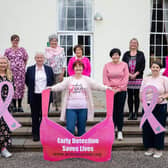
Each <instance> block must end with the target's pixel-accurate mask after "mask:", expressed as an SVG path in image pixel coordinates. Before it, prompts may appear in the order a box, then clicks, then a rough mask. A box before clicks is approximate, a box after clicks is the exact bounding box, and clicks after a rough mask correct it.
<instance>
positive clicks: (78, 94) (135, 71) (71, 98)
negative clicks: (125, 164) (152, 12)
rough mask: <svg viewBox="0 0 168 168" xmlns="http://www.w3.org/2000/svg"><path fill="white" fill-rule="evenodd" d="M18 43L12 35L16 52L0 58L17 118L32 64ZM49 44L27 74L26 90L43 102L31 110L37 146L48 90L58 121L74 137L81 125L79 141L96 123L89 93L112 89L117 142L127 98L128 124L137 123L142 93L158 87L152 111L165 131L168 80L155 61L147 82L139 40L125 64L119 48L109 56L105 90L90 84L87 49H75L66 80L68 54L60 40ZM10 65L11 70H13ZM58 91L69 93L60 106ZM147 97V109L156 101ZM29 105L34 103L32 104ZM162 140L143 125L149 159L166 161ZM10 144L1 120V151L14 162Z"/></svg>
mask: <svg viewBox="0 0 168 168" xmlns="http://www.w3.org/2000/svg"><path fill="white" fill-rule="evenodd" d="M19 40H20V38H19V36H18V35H13V36H12V37H11V42H12V47H11V48H9V49H6V51H5V54H4V56H1V57H0V81H4V80H8V81H11V82H13V84H14V88H15V94H14V97H13V101H12V104H13V108H11V106H9V108H11V110H10V111H13V112H17V111H18V112H23V108H22V98H23V94H24V87H25V67H26V63H27V59H28V54H27V52H26V50H25V49H24V48H22V47H19V46H18V43H19ZM49 43H50V47H47V48H46V49H45V54H42V53H38V54H36V56H35V60H36V64H35V65H34V66H31V67H28V70H27V72H26V84H27V86H28V89H32V88H31V87H32V86H33V87H34V88H33V90H32V91H33V94H34V95H35V96H36V97H37V99H38V101H39V103H38V104H39V108H37V107H36V109H35V108H34V107H33V106H38V105H37V104H36V103H33V101H32V104H30V107H31V112H32V117H33V116H35V118H34V119H33V118H32V125H34V126H33V128H32V133H33V132H34V133H36V134H35V137H33V140H34V141H38V140H39V138H40V137H39V125H38V126H37V125H36V123H37V120H38V122H39V121H40V119H39V117H40V113H41V104H40V103H41V93H42V90H43V89H45V88H50V89H51V91H53V105H54V107H55V108H56V110H58V107H59V106H60V103H61V102H62V110H61V118H60V119H61V120H66V127H67V129H68V130H69V131H70V132H71V133H72V134H75V126H76V125H77V128H78V133H77V135H78V136H81V135H83V134H84V133H85V128H86V121H87V120H93V118H94V107H93V100H92V94H91V90H102V91H105V90H106V89H110V90H112V91H114V93H115V96H114V109H113V121H114V125H115V128H116V129H117V139H118V140H122V139H123V134H122V129H123V115H124V105H125V100H126V95H128V108H129V116H128V119H129V120H137V117H138V111H139V104H140V100H142V98H141V99H140V97H141V92H142V91H143V88H144V87H146V86H148V85H154V86H156V88H157V89H158V92H159V95H160V96H159V98H158V104H157V105H156V107H155V109H154V110H153V114H154V115H155V117H156V118H157V120H158V121H159V122H160V123H161V124H162V125H163V126H165V125H166V112H167V101H166V98H168V78H167V77H163V76H162V75H160V69H161V64H160V63H159V62H157V61H155V62H153V63H152V64H151V72H152V76H149V77H146V78H144V79H143V71H144V69H145V57H144V54H143V52H142V51H139V50H138V47H139V44H138V40H137V39H135V38H133V39H131V41H130V44H129V47H130V48H129V51H127V52H126V53H125V54H124V55H123V58H122V60H120V56H121V51H120V50H119V49H118V48H113V49H112V50H111V51H110V54H109V55H110V57H111V61H110V62H108V63H107V64H105V66H104V69H103V84H99V83H97V82H96V81H94V80H93V79H91V78H90V74H91V65H90V62H89V59H88V58H87V57H85V56H83V47H82V46H81V45H76V46H75V47H74V53H75V56H74V57H72V58H71V59H70V60H69V63H68V68H67V69H68V74H69V77H67V78H65V79H63V76H64V72H65V69H66V57H65V53H64V49H63V48H61V47H60V46H58V38H57V36H56V35H51V36H49ZM43 56H45V58H46V61H45V65H43V63H44V59H43ZM9 65H10V66H11V70H10V66H9ZM33 68H34V71H35V72H34V73H37V74H36V75H35V77H34V78H33V80H32V81H33V83H34V85H31V84H30V83H32V81H30V80H31V79H32V78H31V77H32V73H31V69H33ZM47 68H48V71H50V75H49V76H51V77H50V80H48V76H47V70H46V69H47ZM50 69H51V70H50ZM29 73H30V74H29ZM45 73H46V74H45ZM12 74H13V75H12ZM29 75H30V78H29ZM48 82H49V84H48ZM53 84H55V85H53ZM51 85H53V86H51ZM29 87H30V88H29ZM41 88H43V89H41ZM60 91H65V94H64V96H63V100H62V101H61V94H60V93H59V92H60ZM55 92H56V93H57V94H56V93H55ZM139 93H140V95H139ZM7 94H8V88H7V87H6V86H4V87H3V91H2V93H1V96H2V98H3V99H4V100H5V97H6V96H7ZM28 94H29V93H28ZM30 94H32V93H30ZM147 94H148V93H147ZM28 96H29V95H28ZM147 96H148V95H147ZM38 97H39V98H38ZM148 97H149V99H148V103H150V102H151V99H152V97H151V96H150V93H149V96H148ZM29 98H31V96H29ZM37 99H35V100H37ZM29 101H30V102H31V100H29ZM17 102H18V106H17ZM33 109H35V110H33ZM37 112H38V113H39V115H38V117H37V115H33V113H37ZM39 124H40V122H39ZM35 129H36V130H35ZM164 134H165V133H160V134H158V135H155V134H154V132H153V130H152V129H151V127H150V125H149V123H148V121H145V123H144V125H143V143H144V146H145V148H146V149H147V151H146V152H145V155H153V157H155V158H159V157H161V156H162V150H163V148H164ZM10 144H11V139H10V130H9V128H8V126H7V124H6V123H5V121H4V119H3V117H1V118H0V148H1V154H2V156H4V157H10V156H11V155H12V154H11V153H10V152H9V151H8V150H7V147H8V146H9V145H10Z"/></svg>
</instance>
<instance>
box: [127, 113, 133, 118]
mask: <svg viewBox="0 0 168 168" xmlns="http://www.w3.org/2000/svg"><path fill="white" fill-rule="evenodd" d="M132 119H133V112H129V116H128V120H132Z"/></svg>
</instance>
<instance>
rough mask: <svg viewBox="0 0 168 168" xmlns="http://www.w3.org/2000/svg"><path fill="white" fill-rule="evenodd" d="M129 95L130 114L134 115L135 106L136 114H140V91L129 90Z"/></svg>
mask: <svg viewBox="0 0 168 168" xmlns="http://www.w3.org/2000/svg"><path fill="white" fill-rule="evenodd" d="M127 93H128V108H129V112H130V113H133V112H134V111H133V105H134V104H135V112H136V113H138V109H139V103H140V99H139V89H127Z"/></svg>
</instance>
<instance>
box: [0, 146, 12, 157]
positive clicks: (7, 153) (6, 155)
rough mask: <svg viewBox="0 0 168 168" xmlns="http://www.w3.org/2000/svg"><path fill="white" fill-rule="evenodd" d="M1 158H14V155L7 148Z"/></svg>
mask: <svg viewBox="0 0 168 168" xmlns="http://www.w3.org/2000/svg"><path fill="white" fill-rule="evenodd" d="M1 156H2V157H5V158H9V157H11V156H12V154H11V153H10V152H9V151H8V150H7V149H6V148H5V149H4V150H3V151H1Z"/></svg>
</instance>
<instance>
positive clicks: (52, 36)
mask: <svg viewBox="0 0 168 168" xmlns="http://www.w3.org/2000/svg"><path fill="white" fill-rule="evenodd" d="M53 39H56V40H57V41H58V36H57V35H56V34H51V35H49V36H48V40H49V42H50V41H51V40H53Z"/></svg>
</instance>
